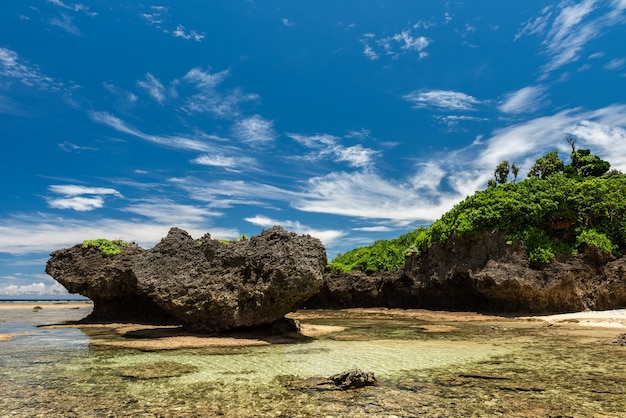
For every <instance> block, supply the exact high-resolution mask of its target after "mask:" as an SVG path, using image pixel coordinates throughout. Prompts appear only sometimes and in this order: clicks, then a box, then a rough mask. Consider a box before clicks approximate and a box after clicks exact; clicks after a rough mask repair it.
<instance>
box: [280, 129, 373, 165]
mask: <svg viewBox="0 0 626 418" xmlns="http://www.w3.org/2000/svg"><path fill="white" fill-rule="evenodd" d="M359 134H360V133H359ZM287 136H289V137H290V138H291V139H293V140H295V141H296V142H298V143H300V144H302V145H304V146H305V147H307V148H311V149H315V150H317V151H316V152H315V153H309V154H308V155H307V156H306V157H305V159H306V160H308V161H320V160H323V159H327V158H332V159H333V160H334V161H335V162H347V163H348V165H350V166H351V167H367V166H369V165H371V164H372V160H373V158H374V157H375V156H376V155H378V154H379V152H378V151H374V150H372V149H370V148H365V147H363V146H362V145H360V144H357V145H354V146H350V147H345V146H343V145H341V144H339V142H338V141H339V139H340V138H338V137H336V136H333V135H328V134H323V135H310V136H307V135H300V134H293V133H291V134H287ZM348 137H359V136H357V135H355V133H354V132H352V133H350V134H349V135H348Z"/></svg>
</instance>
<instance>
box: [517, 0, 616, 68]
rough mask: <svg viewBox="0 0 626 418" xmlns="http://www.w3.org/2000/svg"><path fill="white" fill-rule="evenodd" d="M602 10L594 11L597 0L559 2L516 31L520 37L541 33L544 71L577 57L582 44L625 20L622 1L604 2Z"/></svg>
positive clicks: (558, 66) (580, 52) (582, 48)
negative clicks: (545, 57) (544, 61)
mask: <svg viewBox="0 0 626 418" xmlns="http://www.w3.org/2000/svg"><path fill="white" fill-rule="evenodd" d="M607 3H608V8H607V10H606V11H603V12H601V13H597V11H598V10H600V9H599V6H600V2H599V1H598V0H583V1H581V2H579V3H575V2H573V1H563V2H559V3H558V4H555V5H554V6H548V7H545V8H544V9H542V11H541V13H540V15H539V16H537V17H535V18H532V19H530V20H528V21H527V22H526V23H525V24H524V26H523V27H522V29H521V30H520V31H519V32H518V33H517V34H516V36H515V40H517V39H519V38H521V37H522V36H528V35H539V36H543V37H544V40H543V42H542V44H543V53H544V54H545V55H546V56H547V57H548V62H547V63H546V64H545V65H544V66H543V68H542V73H543V75H544V76H545V75H547V74H548V73H550V72H552V71H554V70H556V69H558V68H560V67H562V66H564V65H566V64H570V63H572V62H576V61H578V60H579V59H580V57H581V54H582V52H583V50H584V48H585V46H586V45H587V44H588V43H589V42H590V41H591V40H593V39H596V38H598V37H600V36H602V34H603V32H604V30H605V29H606V28H608V27H611V26H615V25H623V24H625V23H626V15H625V14H624V11H625V10H626V2H624V1H623V0H614V1H610V2H607Z"/></svg>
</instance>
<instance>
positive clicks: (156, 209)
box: [122, 199, 223, 225]
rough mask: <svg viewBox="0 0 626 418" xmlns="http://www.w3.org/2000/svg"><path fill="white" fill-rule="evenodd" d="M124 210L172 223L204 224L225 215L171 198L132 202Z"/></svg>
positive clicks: (164, 222) (159, 221)
mask: <svg viewBox="0 0 626 418" xmlns="http://www.w3.org/2000/svg"><path fill="white" fill-rule="evenodd" d="M122 211H124V212H129V213H134V214H136V215H141V216H143V217H146V218H149V219H152V220H153V221H155V222H158V223H162V224H167V223H169V224H171V225H191V224H202V223H207V222H208V221H209V220H211V219H212V218H215V217H219V216H222V215H223V214H222V213H220V212H216V211H212V210H210V209H208V208H206V207H202V206H195V205H188V204H182V203H177V202H174V201H173V200H170V199H146V200H143V201H139V202H135V203H132V204H130V205H129V206H127V207H125V208H123V209H122Z"/></svg>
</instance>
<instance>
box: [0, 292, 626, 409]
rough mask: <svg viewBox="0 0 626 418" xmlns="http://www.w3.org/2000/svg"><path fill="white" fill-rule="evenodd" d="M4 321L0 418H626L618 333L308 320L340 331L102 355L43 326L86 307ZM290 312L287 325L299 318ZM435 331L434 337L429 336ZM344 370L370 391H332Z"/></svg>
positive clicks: (78, 337) (354, 317)
mask: <svg viewBox="0 0 626 418" xmlns="http://www.w3.org/2000/svg"><path fill="white" fill-rule="evenodd" d="M41 306H42V307H43V309H41V310H37V311H33V310H31V309H24V308H19V309H18V308H8V309H7V308H3V309H0V335H5V336H7V335H10V336H11V338H10V339H8V340H7V339H5V340H4V341H2V340H0V416H1V417H14V416H16V417H36V416H41V417H118V416H119V417H122V416H124V417H126V416H140V417H213V416H215V417H219V416H226V417H254V416H259V417H320V416H321V417H365V416H374V417H417V416H438V417H457V416H458V417H465V416H477V417H478V416H480V417H490V416H503V417H504V416H506V417H509V416H518V417H549V416H550V417H551V416H563V417H570V416H571V417H626V407H625V403H626V392H625V388H626V348H625V347H622V346H619V345H614V344H612V343H613V342H614V341H615V340H616V338H617V337H618V334H619V333H618V332H617V331H615V330H613V331H612V332H609V331H605V332H596V331H592V330H580V331H572V330H565V329H561V328H558V327H546V326H544V325H542V324H541V323H535V322H520V321H512V320H506V319H502V321H495V322H486V321H479V322H432V321H424V320H419V319H415V318H412V319H411V318H396V317H393V316H390V317H385V318H381V317H378V316H375V315H374V316H372V315H371V314H368V313H359V312H346V311H325V312H323V313H320V315H319V316H317V317H316V315H315V313H314V312H313V313H311V312H310V311H309V312H307V315H305V316H303V319H302V322H303V323H305V324H307V323H308V324H312V325H333V326H341V327H344V328H345V330H344V331H341V332H335V333H331V334H328V335H324V336H320V337H316V338H312V339H308V340H305V341H304V342H294V343H288V344H275V345H265V346H254V347H211V348H196V349H177V350H160V351H141V350H137V349H129V348H120V347H111V346H106V345H102V344H100V343H102V342H103V341H104V342H110V341H123V340H124V337H123V336H120V335H118V334H116V333H115V332H114V331H113V330H112V329H111V328H107V327H104V326H103V327H101V328H96V329H94V328H90V329H89V331H88V332H87V331H85V332H83V331H81V330H80V329H78V328H73V327H69V328H47V327H41V325H49V324H58V323H61V322H63V321H75V320H78V319H81V318H83V317H84V316H86V315H87V314H88V313H89V309H90V308H89V307H88V306H84V307H81V308H80V309H68V308H66V307H64V306H63V305H54V304H42V305H41ZM297 315H298V314H297V313H296V316H297ZM433 331H434V332H433ZM351 368H361V369H362V370H364V371H371V372H374V373H375V375H376V377H377V379H378V385H377V386H373V387H366V388H362V389H358V390H347V391H344V390H338V389H335V388H333V387H332V386H330V385H328V384H327V383H326V382H327V378H328V377H329V376H330V375H332V374H335V373H339V372H342V371H345V370H348V369H351Z"/></svg>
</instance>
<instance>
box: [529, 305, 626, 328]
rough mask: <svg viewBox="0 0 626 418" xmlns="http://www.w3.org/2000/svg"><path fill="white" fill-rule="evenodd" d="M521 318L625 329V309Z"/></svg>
mask: <svg viewBox="0 0 626 418" xmlns="http://www.w3.org/2000/svg"><path fill="white" fill-rule="evenodd" d="M523 319H539V320H542V321H546V322H548V323H553V324H576V325H583V326H589V327H603V328H625V329H626V309H612V310H608V311H584V312H574V313H566V314H558V315H545V316H532V317H524V318H523Z"/></svg>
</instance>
